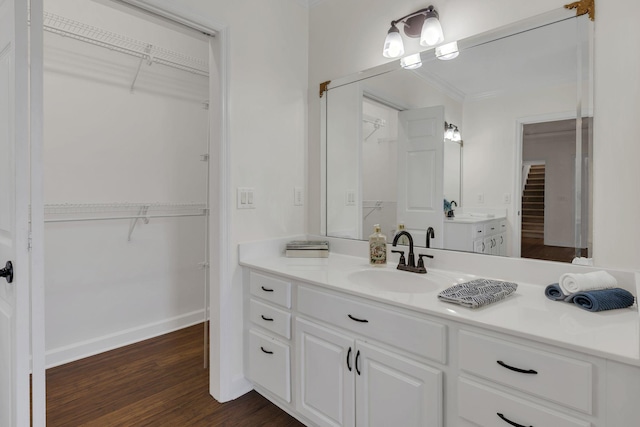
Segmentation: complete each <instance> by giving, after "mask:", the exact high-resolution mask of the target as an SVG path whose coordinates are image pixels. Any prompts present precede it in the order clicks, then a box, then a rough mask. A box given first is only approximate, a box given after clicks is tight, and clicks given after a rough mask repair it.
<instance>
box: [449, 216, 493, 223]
mask: <svg viewBox="0 0 640 427" xmlns="http://www.w3.org/2000/svg"><path fill="white" fill-rule="evenodd" d="M505 218H506V217H497V218H495V217H490V218H489V217H478V216H459V217H458V216H454V217H453V218H445V219H444V223H445V224H478V223H480V222H490V221H494V220H501V219H505Z"/></svg>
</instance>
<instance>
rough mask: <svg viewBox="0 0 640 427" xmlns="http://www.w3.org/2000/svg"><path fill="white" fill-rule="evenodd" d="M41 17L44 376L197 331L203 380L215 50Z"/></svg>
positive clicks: (118, 23)
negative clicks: (90, 359)
mask: <svg viewBox="0 0 640 427" xmlns="http://www.w3.org/2000/svg"><path fill="white" fill-rule="evenodd" d="M44 8H45V14H44V30H45V32H44V91H45V93H44V121H45V137H44V139H45V143H44V177H45V189H44V199H45V209H44V210H45V283H46V295H45V313H46V323H47V335H46V366H47V367H52V366H57V365H61V364H65V363H67V362H70V361H73V360H78V359H80V358H84V357H87V356H90V355H94V354H97V353H101V352H104V351H106V350H110V349H113V348H118V347H121V346H124V345H127V344H130V343H132V342H137V341H141V340H144V339H146V338H150V337H153V336H156V335H160V334H163V333H167V332H170V331H173V330H176V329H180V328H184V327H188V326H191V325H194V324H204V325H205V328H204V331H203V335H204V338H205V339H204V346H203V348H202V354H203V367H204V366H208V362H207V360H206V359H207V349H208V339H207V338H208V331H207V330H206V325H207V320H208V318H209V313H208V309H209V307H208V302H209V296H208V283H209V272H208V261H209V246H208V245H209V238H208V236H209V230H208V228H209V212H210V210H209V205H210V201H209V181H210V176H209V174H210V162H209V157H210V149H211V146H210V126H211V124H210V112H209V110H208V107H209V103H210V101H213V102H214V103H215V102H216V100H215V99H214V100H210V95H209V94H210V92H211V90H210V89H211V88H210V87H209V86H210V78H209V69H208V68H209V63H210V55H211V51H212V49H211V36H210V35H207V34H204V33H202V32H201V31H197V30H194V29H192V28H187V27H186V26H184V25H182V24H179V23H177V22H174V21H171V20H168V19H165V18H162V17H159V16H157V15H152V14H150V13H147V12H145V11H142V10H140V9H137V8H134V7H131V6H128V5H124V4H121V3H119V2H109V1H104V2H84V1H78V0H65V1H61V0H48V1H46V2H45V5H44ZM215 172H216V173H217V172H218V171H215ZM212 202H215V201H212ZM203 301H204V302H203ZM34 411H35V409H34Z"/></svg>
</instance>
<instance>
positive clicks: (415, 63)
mask: <svg viewBox="0 0 640 427" xmlns="http://www.w3.org/2000/svg"><path fill="white" fill-rule="evenodd" d="M400 65H402V68H404V69H405V70H415V69H416V68H420V67H422V59H421V58H420V54H419V53H414V54H413V55H409V56H405V57H404V58H402V59H401V60H400Z"/></svg>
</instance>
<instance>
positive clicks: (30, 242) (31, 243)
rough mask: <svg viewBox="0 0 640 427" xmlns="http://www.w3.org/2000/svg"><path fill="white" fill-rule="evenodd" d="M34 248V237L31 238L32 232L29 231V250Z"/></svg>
mask: <svg viewBox="0 0 640 427" xmlns="http://www.w3.org/2000/svg"><path fill="white" fill-rule="evenodd" d="M31 248H33V239H32V238H31V232H29V237H28V238H27V250H28V251H31Z"/></svg>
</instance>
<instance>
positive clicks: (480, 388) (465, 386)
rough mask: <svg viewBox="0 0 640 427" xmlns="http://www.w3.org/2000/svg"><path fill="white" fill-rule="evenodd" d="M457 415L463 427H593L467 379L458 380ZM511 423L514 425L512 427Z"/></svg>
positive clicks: (587, 423)
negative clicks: (517, 426)
mask: <svg viewBox="0 0 640 427" xmlns="http://www.w3.org/2000/svg"><path fill="white" fill-rule="evenodd" d="M498 414H500V415H498ZM458 415H459V416H460V418H462V419H461V420H460V421H461V423H460V425H461V426H472V425H473V426H482V427H509V426H510V425H521V426H536V427H538V426H540V427H542V426H545V427H590V426H591V423H590V422H588V421H585V420H580V419H578V418H573V417H569V416H567V415H565V414H562V413H560V412H556V411H552V410H550V409H548V408H545V407H543V406H539V405H536V404H535V403H532V402H528V401H526V400H524V399H519V398H517V397H513V396H511V395H508V394H506V393H502V392H501V391H498V390H495V389H492V388H491V387H487V386H484V385H481V384H477V383H475V382H473V381H469V380H467V379H465V378H461V379H459V380H458ZM507 420H508V421H507ZM465 421H469V422H470V423H466V422H465ZM509 421H510V422H511V423H515V424H511V423H509ZM457 425H458V424H457Z"/></svg>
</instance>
